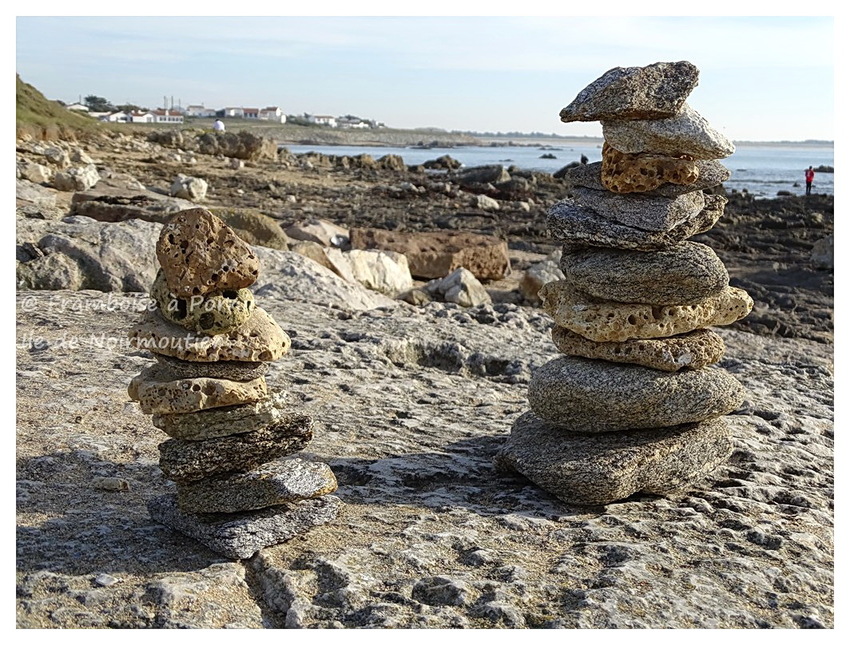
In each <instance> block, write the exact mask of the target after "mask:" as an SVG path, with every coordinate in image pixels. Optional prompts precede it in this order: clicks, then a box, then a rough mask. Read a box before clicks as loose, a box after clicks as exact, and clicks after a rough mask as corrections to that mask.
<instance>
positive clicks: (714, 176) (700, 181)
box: [563, 160, 732, 197]
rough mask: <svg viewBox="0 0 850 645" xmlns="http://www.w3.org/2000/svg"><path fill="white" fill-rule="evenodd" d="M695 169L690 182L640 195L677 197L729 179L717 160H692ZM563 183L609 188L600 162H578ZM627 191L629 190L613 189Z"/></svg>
mask: <svg viewBox="0 0 850 645" xmlns="http://www.w3.org/2000/svg"><path fill="white" fill-rule="evenodd" d="M694 165H695V166H696V169H697V179H696V181H694V182H693V183H691V184H671V183H664V184H661V185H659V186H658V188H654V189H652V190H646V191H642V192H641V193H640V194H641V195H646V196H653V197H678V196H679V195H684V194H685V193H690V192H693V191H695V190H705V189H706V188H713V187H714V186H718V185H720V184H722V183H723V182H724V181H726V180H727V179H729V177H730V176H731V174H732V173H730V172H729V169H728V168H727V167H726V166H724V165H723V164H722V163H720V162H719V161H715V160H697V161H695V162H694ZM563 179H564V183H565V184H567V185H568V186H570V187H573V186H583V187H584V188H591V189H593V190H609V188H607V187H606V186H605V185H604V184H603V183H602V162H601V161H597V162H595V163H586V164H579V165H577V166H574V167H573V168H569V169H567V170H566V171H565V172H564V177H563ZM615 192H629V191H615Z"/></svg>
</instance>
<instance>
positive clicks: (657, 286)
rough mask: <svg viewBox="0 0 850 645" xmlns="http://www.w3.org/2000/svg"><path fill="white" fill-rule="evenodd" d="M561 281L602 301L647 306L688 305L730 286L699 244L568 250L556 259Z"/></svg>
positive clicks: (719, 266)
mask: <svg viewBox="0 0 850 645" xmlns="http://www.w3.org/2000/svg"><path fill="white" fill-rule="evenodd" d="M561 269H562V270H563V272H564V280H566V281H567V282H569V283H570V284H571V285H572V286H573V287H574V288H576V289H578V290H579V291H583V292H585V293H587V294H589V295H591V296H593V297H595V298H600V299H602V300H616V301H618V302H638V303H644V304H649V305H691V304H696V303H698V302H701V301H702V300H705V299H706V298H708V297H710V296H714V295H717V294H718V293H720V292H722V291H723V290H724V289H726V287H728V286H729V273H728V272H727V271H726V267H725V266H724V264H723V262H722V261H721V260H720V258H718V257H717V254H716V253H715V252H714V251H713V250H712V249H711V248H710V247H708V246H705V245H704V244H699V243H698V242H682V243H681V244H677V245H676V246H673V247H670V248H669V249H665V250H663V251H655V252H651V253H647V252H645V251H623V250H619V249H603V248H589V249H567V250H566V251H565V252H564V254H563V255H562V256H561Z"/></svg>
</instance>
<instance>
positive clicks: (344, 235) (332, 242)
mask: <svg viewBox="0 0 850 645" xmlns="http://www.w3.org/2000/svg"><path fill="white" fill-rule="evenodd" d="M286 234H287V235H288V236H289V237H290V238H292V239H293V240H301V241H304V242H315V243H316V244H321V245H322V246H326V247H328V246H334V247H340V246H342V245H343V244H344V243H345V242H346V241H348V229H346V228H342V227H341V226H337V225H336V224H334V223H332V222H328V221H327V220H323V219H316V218H313V219H309V220H304V221H301V222H296V223H295V224H292V225H291V226H289V227H287V229H286Z"/></svg>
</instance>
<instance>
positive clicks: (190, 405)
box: [127, 365, 268, 414]
mask: <svg viewBox="0 0 850 645" xmlns="http://www.w3.org/2000/svg"><path fill="white" fill-rule="evenodd" d="M173 377H174V375H173V374H169V372H168V370H167V368H164V367H163V366H161V365H151V366H150V367H147V368H145V369H144V370H142V372H141V374H139V375H137V376H135V377H134V378H133V380H132V381H130V386H129V387H128V388H127V393H128V394H129V395H130V398H131V399H132V400H133V401H138V402H139V406H140V407H141V409H142V412H144V413H145V414H185V413H190V412H196V411H198V410H206V409H209V408H220V407H223V406H226V405H240V404H243V403H253V402H254V401H259V400H260V399H262V398H263V397H265V396H266V394H267V393H268V392H267V390H266V380H265V378H263V377H262V376H261V377H260V378H258V379H254V380H253V381H245V382H242V381H228V380H226V379H212V378H193V379H175V378H173Z"/></svg>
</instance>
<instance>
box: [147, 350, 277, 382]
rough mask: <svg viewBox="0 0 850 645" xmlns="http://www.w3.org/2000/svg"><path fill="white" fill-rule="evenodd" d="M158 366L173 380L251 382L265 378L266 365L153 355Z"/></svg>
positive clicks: (267, 366)
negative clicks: (166, 371)
mask: <svg viewBox="0 0 850 645" xmlns="http://www.w3.org/2000/svg"><path fill="white" fill-rule="evenodd" d="M153 357H154V358H155V359H156V360H157V362H158V363H159V364H160V365H163V366H164V367H167V368H168V370H169V371H170V372H171V373H172V374H174V375H175V378H225V379H228V380H230V381H253V380H254V379H256V378H260V377H261V376H265V375H266V374H267V373H268V371H269V364H268V363H260V362H249V361H217V362H214V363H210V362H205V363H199V362H197V361H184V360H181V359H179V358H174V357H173V356H166V355H165V354H154V355H153Z"/></svg>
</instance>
